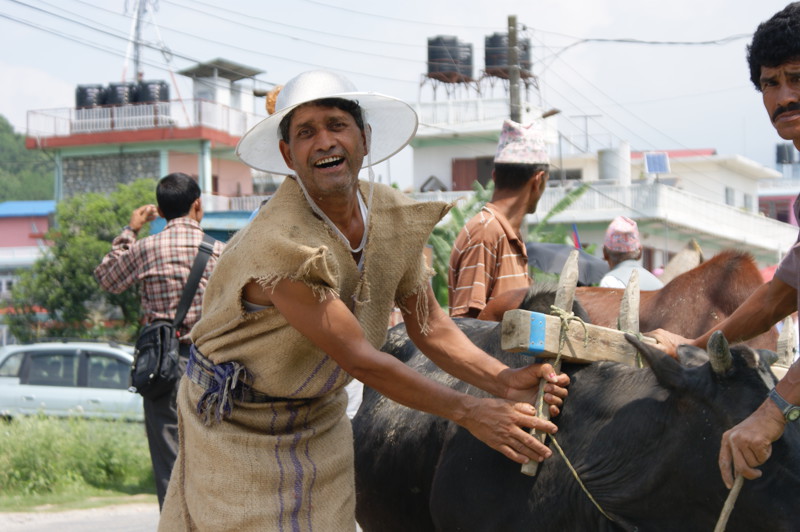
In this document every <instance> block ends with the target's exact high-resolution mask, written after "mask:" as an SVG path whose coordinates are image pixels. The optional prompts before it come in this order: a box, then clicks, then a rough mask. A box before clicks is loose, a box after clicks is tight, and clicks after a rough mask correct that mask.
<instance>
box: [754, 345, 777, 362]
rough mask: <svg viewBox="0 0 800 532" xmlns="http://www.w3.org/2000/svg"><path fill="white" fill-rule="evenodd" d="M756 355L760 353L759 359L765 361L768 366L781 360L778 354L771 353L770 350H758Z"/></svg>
mask: <svg viewBox="0 0 800 532" xmlns="http://www.w3.org/2000/svg"><path fill="white" fill-rule="evenodd" d="M756 353H758V356H759V358H760V359H761V360H763V361H764V363H765V364H766V365H767V366H771V365H773V364H775V363H776V362H777V361H778V359H779V358H780V355H778V353H776V352H775V351H770V350H769V349H756Z"/></svg>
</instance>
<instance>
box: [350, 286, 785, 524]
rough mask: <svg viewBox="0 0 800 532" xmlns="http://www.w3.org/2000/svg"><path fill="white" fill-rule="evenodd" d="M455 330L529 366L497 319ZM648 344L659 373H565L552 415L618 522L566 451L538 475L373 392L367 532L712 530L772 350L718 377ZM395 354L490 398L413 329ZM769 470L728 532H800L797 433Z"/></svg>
mask: <svg viewBox="0 0 800 532" xmlns="http://www.w3.org/2000/svg"><path fill="white" fill-rule="evenodd" d="M549 297H550V299H552V296H549ZM543 306H544V307H545V308H547V307H548V306H549V301H547V302H545V304H544V305H543ZM457 321H458V323H459V326H460V327H461V328H462V330H464V331H465V333H466V334H467V335H468V336H469V337H470V338H471V339H472V340H473V342H475V343H476V344H477V345H479V346H481V347H483V348H484V349H485V350H487V352H489V353H491V354H493V355H494V356H496V357H497V358H498V359H500V360H502V361H503V362H505V363H506V364H508V365H509V366H514V367H519V366H520V365H523V364H525V363H528V362H529V359H527V358H526V357H524V356H522V355H519V354H511V353H505V352H503V351H501V350H500V348H499V335H500V333H499V330H500V329H499V324H498V323H491V322H485V321H479V320H472V319H462V320H457ZM631 340H632V341H635V339H634V338H633V337H631ZM638 347H639V349H640V351H642V354H643V356H644V357H645V358H646V359H647V361H648V363H649V364H650V366H651V368H652V369H637V368H632V367H627V366H624V365H621V364H617V363H613V362H598V363H594V364H590V365H584V366H578V365H570V364H564V367H563V370H564V371H566V372H567V373H569V375H570V377H571V379H572V384H571V385H570V388H569V397H568V399H567V401H566V403H565V405H564V408H563V410H562V413H561V415H560V416H559V417H557V418H555V419H554V421H555V422H556V424H557V425H558V427H559V431H558V433H557V434H556V441H557V442H558V443H559V444H560V446H561V447H562V448H563V450H564V453H565V455H566V456H567V457H568V459H569V460H570V461H571V463H572V466H573V467H574V468H575V469H576V470H577V473H578V475H579V476H580V479H581V480H582V482H583V483H584V484H585V486H586V488H587V490H588V492H589V493H590V494H591V495H592V496H593V497H594V499H595V500H596V501H597V504H598V505H599V507H600V508H602V510H603V512H605V514H606V515H607V516H608V517H605V516H604V515H603V514H602V513H601V511H600V510H599V509H598V508H597V507H596V506H595V505H594V504H593V503H592V502H591V501H590V499H589V496H588V495H587V494H586V493H585V492H584V491H582V490H581V488H580V486H579V484H578V482H577V481H576V480H575V478H574V477H573V475H572V474H571V473H570V472H569V470H568V467H567V465H566V463H565V460H564V459H563V458H562V457H561V456H560V455H559V454H558V453H556V452H555V448H554V445H553V444H552V443H551V444H550V446H551V448H552V449H554V455H553V456H552V457H551V458H549V459H548V460H546V461H545V462H544V463H543V464H541V465H540V467H539V474H538V475H537V476H536V477H528V476H525V475H523V474H521V473H520V468H519V465H518V464H516V463H514V462H511V461H510V460H508V459H507V458H505V457H504V456H502V455H501V454H500V453H498V452H496V451H493V450H491V449H490V448H489V447H487V446H485V445H484V444H482V443H481V442H480V441H478V440H477V439H475V438H474V437H473V436H472V435H470V434H469V433H468V432H467V431H466V430H464V429H461V428H460V427H458V426H456V425H455V424H452V423H450V422H448V421H445V420H443V419H441V418H437V417H434V416H431V415H428V414H425V413H422V412H418V411H414V410H410V409H408V408H405V407H402V406H400V405H398V404H396V403H394V402H392V401H390V400H388V399H385V398H384V397H382V396H380V395H379V394H377V393H375V392H374V391H372V390H368V389H367V390H365V393H364V400H363V403H362V405H361V408H360V410H359V412H358V414H357V415H356V417H355V419H354V425H353V427H354V433H355V451H356V491H357V510H356V513H357V517H358V521H359V523H360V524H361V526H362V527H363V529H364V530H365V531H367V532H369V531H381V532H384V531H389V532H391V531H403V532H407V531H414V532H423V531H429V530H439V531H459V530H460V531H469V532H473V531H475V532H478V531H487V532H489V531H491V532H496V531H516V530H520V531H526V532H527V531H559V532H560V531H584V530H586V531H594V530H597V531H611V530H637V531H694V530H697V531H704V532H705V531H710V530H713V528H714V525H715V523H716V521H717V518H718V516H719V514H720V511H721V509H722V506H723V503H724V500H725V498H726V496H727V490H726V489H725V487H724V485H723V483H722V480H721V479H720V475H719V470H718V468H717V453H718V451H719V442H720V438H721V435H722V432H723V431H724V430H726V429H727V428H729V427H731V426H732V425H733V424H735V423H736V422H738V421H740V420H741V419H743V418H744V417H746V415H748V414H749V413H750V412H752V411H753V410H755V408H756V407H757V406H758V405H759V404H760V403H761V401H763V400H764V398H765V397H766V394H767V391H768V389H769V387H770V386H772V385H773V384H774V382H775V378H774V376H773V375H772V373H771V372H770V370H769V368H768V365H767V362H766V361H765V357H764V356H762V355H763V352H762V353H759V352H756V351H754V350H752V349H751V348H749V347H746V346H744V345H740V346H733V347H732V348H731V349H730V351H729V353H731V352H732V355H729V356H730V359H729V362H730V365H729V367H728V366H726V363H725V362H724V360H723V362H719V361H718V360H719V359H717V358H716V357H715V358H714V360H715V361H716V362H715V366H714V368H712V366H711V364H710V363H709V362H708V356H707V355H706V354H705V352H704V351H702V350H697V349H695V350H690V351H684V352H683V353H682V354H683V355H685V356H687V360H691V361H693V362H692V363H691V364H688V365H687V364H684V365H681V364H680V363H679V362H678V361H676V360H675V359H672V358H669V357H667V356H665V355H663V354H662V353H661V352H660V351H657V350H655V349H652V348H648V347H647V346H644V345H642V344H639V345H638ZM384 350H385V351H388V352H390V353H393V354H394V355H395V356H396V357H398V358H399V359H401V360H403V361H404V362H405V363H406V364H408V365H409V366H412V367H414V368H415V369H417V370H418V371H420V372H422V373H424V374H426V375H428V376H429V377H431V378H434V379H436V380H438V381H440V382H443V383H445V384H447V385H449V386H452V387H453V388H456V389H459V390H463V391H465V392H467V393H472V394H475V395H482V394H483V392H481V391H480V390H476V389H474V388H473V387H471V386H469V385H466V384H464V383H462V382H460V381H458V380H456V379H454V378H452V377H450V376H448V375H447V374H446V373H444V372H442V371H441V370H439V369H438V368H437V367H436V366H435V365H434V364H433V363H431V362H429V361H428V360H427V359H426V358H425V357H424V356H423V355H422V354H421V353H419V352H418V350H416V348H414V346H413V344H411V342H410V341H409V340H408V336H407V335H406V333H405V329H404V326H403V325H398V326H397V327H395V328H394V329H392V331H391V332H390V336H389V339H388V341H387V344H386V345H385V346H384ZM762 469H763V471H764V475H763V477H762V478H761V479H759V480H754V481H747V482H746V483H745V486H744V488H743V490H742V492H741V494H740V496H739V499H738V501H737V503H736V505H735V507H734V510H733V513H732V515H731V518H730V521H729V523H728V527H727V530H728V531H729V532H732V531H742V532H744V531H748V532H751V531H761V530H763V531H770V532H776V531H789V530H800V505H798V504H797V502H796V499H797V494H798V492H800V491H799V490H800V430H798V429H797V427H796V426H794V424H793V425H792V426H790V427H788V429H787V431H786V433H785V434H784V436H783V437H782V438H781V439H780V440H779V441H778V442H776V443H775V445H774V446H773V453H772V457H771V459H770V460H769V461H768V462H767V463H766V464H765V465H764V466H763V468H762ZM612 520H613V521H612Z"/></svg>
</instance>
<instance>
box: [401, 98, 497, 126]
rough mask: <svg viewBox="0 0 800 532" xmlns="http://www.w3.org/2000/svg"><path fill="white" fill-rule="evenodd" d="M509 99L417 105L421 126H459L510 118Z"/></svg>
mask: <svg viewBox="0 0 800 532" xmlns="http://www.w3.org/2000/svg"><path fill="white" fill-rule="evenodd" d="M508 105H509V104H508V99H504V98H494V99H493V98H471V99H457V100H450V99H448V100H443V101H437V102H422V103H418V104H417V105H416V111H417V115H419V121H420V123H421V124H425V125H427V126H437V125H438V126H457V125H464V124H471V123H476V122H485V121H487V120H497V121H500V122H501V123H502V121H503V119H505V118H508Z"/></svg>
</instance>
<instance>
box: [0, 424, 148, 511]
mask: <svg viewBox="0 0 800 532" xmlns="http://www.w3.org/2000/svg"><path fill="white" fill-rule="evenodd" d="M154 493H155V485H154V483H153V473H152V469H151V466H150V455H149V451H148V447H147V437H146V436H145V430H144V425H143V424H141V423H130V422H124V421H95V420H85V419H82V418H69V419H55V418H48V417H44V416H33V417H23V418H19V419H14V420H12V421H7V422H2V423H0V511H26V510H32V509H42V507H52V506H56V507H58V508H59V509H68V508H80V507H84V508H85V507H89V506H100V505H105V504H117V503H122V502H128V501H129V499H130V498H131V496H137V497H135V499H136V501H137V502H141V499H142V497H145V498H146V499H149V498H152V500H155V497H154V496H153V495H154ZM150 496H152V497H150Z"/></svg>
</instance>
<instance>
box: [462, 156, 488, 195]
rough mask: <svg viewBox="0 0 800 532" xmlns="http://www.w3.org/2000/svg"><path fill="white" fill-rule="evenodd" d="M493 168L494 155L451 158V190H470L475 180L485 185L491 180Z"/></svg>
mask: <svg viewBox="0 0 800 532" xmlns="http://www.w3.org/2000/svg"><path fill="white" fill-rule="evenodd" d="M493 169H494V157H476V158H474V159H453V163H452V173H453V190H472V183H474V182H475V181H478V182H479V183H480V184H481V185H483V186H484V187H486V186H487V185H488V184H489V181H491V180H492V170H493Z"/></svg>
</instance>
